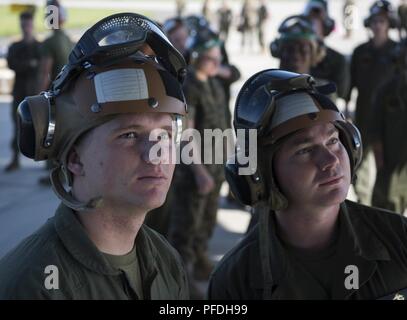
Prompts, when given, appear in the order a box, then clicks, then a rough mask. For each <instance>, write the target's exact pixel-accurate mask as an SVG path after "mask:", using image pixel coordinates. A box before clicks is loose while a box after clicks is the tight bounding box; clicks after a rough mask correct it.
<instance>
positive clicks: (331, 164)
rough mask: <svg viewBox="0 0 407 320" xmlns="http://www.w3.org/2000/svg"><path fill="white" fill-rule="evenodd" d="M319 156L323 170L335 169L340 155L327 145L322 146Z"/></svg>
mask: <svg viewBox="0 0 407 320" xmlns="http://www.w3.org/2000/svg"><path fill="white" fill-rule="evenodd" d="M318 157H319V159H318V160H319V161H318V166H319V168H320V169H321V170H322V171H326V170H331V169H334V168H335V167H336V166H337V165H338V164H339V158H338V156H337V155H336V154H335V153H334V152H332V151H331V150H329V149H328V148H326V147H324V148H322V150H321V151H320V152H319V156H318Z"/></svg>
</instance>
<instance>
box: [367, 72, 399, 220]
mask: <svg viewBox="0 0 407 320" xmlns="http://www.w3.org/2000/svg"><path fill="white" fill-rule="evenodd" d="M406 86H407V79H406V75H404V74H398V75H396V76H395V77H394V78H393V79H391V80H390V81H389V82H387V83H386V84H385V85H384V86H383V87H381V89H380V91H379V92H378V94H377V99H376V101H375V110H374V112H373V113H372V134H373V137H374V139H373V142H376V143H381V144H382V146H383V167H381V168H379V169H378V172H377V178H376V183H375V187H374V190H373V199H372V204H373V205H375V206H378V207H382V208H385V209H389V210H393V211H397V212H399V213H403V211H404V210H405V209H406V208H407V142H406V136H407V93H406V90H405V89H406Z"/></svg>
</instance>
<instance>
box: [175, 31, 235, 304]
mask: <svg viewBox="0 0 407 320" xmlns="http://www.w3.org/2000/svg"><path fill="white" fill-rule="evenodd" d="M220 45H221V42H220V40H219V39H218V38H217V37H213V36H212V34H210V33H206V34H205V35H204V34H203V33H198V34H197V35H196V36H195V37H194V38H193V39H192V41H191V43H190V47H189V49H190V51H191V59H190V69H189V72H188V75H187V78H186V80H185V84H184V93H185V97H186V101H187V104H188V119H189V120H188V127H189V128H195V129H196V130H198V132H199V134H200V137H201V138H203V137H204V130H205V129H212V130H213V129H220V130H222V131H223V130H225V129H226V128H227V123H226V117H225V111H224V110H225V104H226V101H225V95H224V92H223V89H222V86H221V84H220V83H219V81H218V80H217V79H216V77H215V76H216V75H217V73H218V70H219V67H220V64H221V59H222V55H221V50H220ZM194 139H195V137H194ZM222 144H223V142H222ZM204 145H205V143H204V141H203V140H202V142H201V147H202V148H200V147H198V148H196V149H198V150H196V149H195V151H198V152H199V153H200V154H196V153H195V151H194V156H195V157H196V158H195V159H199V161H200V163H193V164H190V165H186V164H184V163H181V164H180V165H179V166H178V167H177V169H176V171H175V174H174V200H173V206H172V207H171V209H172V211H171V222H170V228H169V235H168V240H169V242H170V243H171V244H172V245H173V246H174V247H175V248H176V249H177V250H178V252H179V253H180V255H181V257H182V259H183V260H184V264H185V266H186V269H187V273H188V276H189V284H190V294H191V298H192V299H194V298H195V299H199V298H203V293H202V292H200V291H199V289H198V287H197V286H196V283H195V281H196V280H198V281H199V280H207V279H208V278H209V274H210V272H211V271H212V268H213V265H212V262H211V261H210V259H209V257H208V251H207V250H208V241H209V239H210V238H211V236H212V233H213V230H214V227H215V225H216V216H217V210H218V200H219V192H220V188H221V185H222V183H223V181H224V174H223V170H224V167H223V164H215V162H214V159H213V158H212V159H211V164H203V163H204V161H203V157H204V153H203V150H204ZM207 148H212V155H213V156H214V155H215V153H217V152H221V151H222V147H220V146H219V145H217V144H213V145H211V146H210V147H209V146H207V147H206V148H205V150H206V151H207V152H208V149H207ZM219 148H220V150H219ZM181 152H183V151H182V150H181ZM224 160H225V159H224Z"/></svg>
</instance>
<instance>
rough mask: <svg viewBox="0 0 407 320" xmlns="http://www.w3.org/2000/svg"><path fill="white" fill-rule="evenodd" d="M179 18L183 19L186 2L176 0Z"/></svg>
mask: <svg viewBox="0 0 407 320" xmlns="http://www.w3.org/2000/svg"><path fill="white" fill-rule="evenodd" d="M175 5H176V7H177V8H176V11H177V17H182V16H183V15H184V11H185V0H175Z"/></svg>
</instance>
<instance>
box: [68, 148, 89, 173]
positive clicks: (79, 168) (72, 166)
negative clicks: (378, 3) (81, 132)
mask: <svg viewBox="0 0 407 320" xmlns="http://www.w3.org/2000/svg"><path fill="white" fill-rule="evenodd" d="M67 160H68V161H67V167H68V170H69V171H70V172H71V173H72V174H73V175H74V176H84V175H85V171H84V168H83V164H82V162H81V159H80V156H79V153H78V150H77V148H76V147H73V148H72V149H71V151H69V153H68V159H67Z"/></svg>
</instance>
